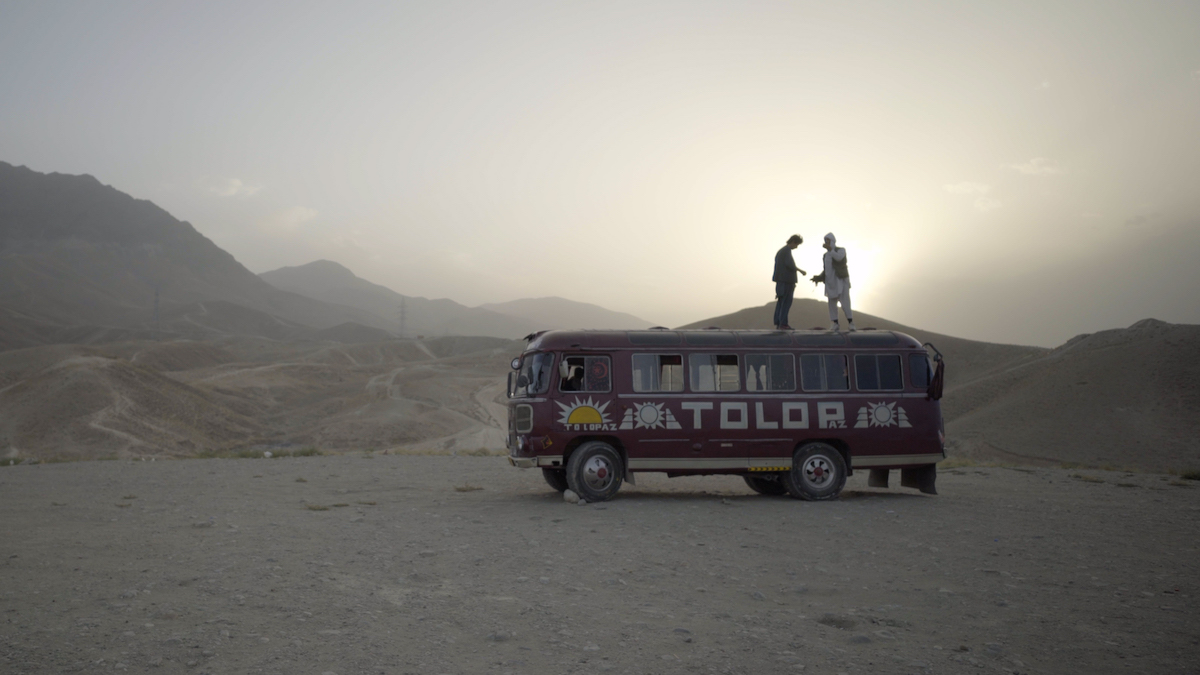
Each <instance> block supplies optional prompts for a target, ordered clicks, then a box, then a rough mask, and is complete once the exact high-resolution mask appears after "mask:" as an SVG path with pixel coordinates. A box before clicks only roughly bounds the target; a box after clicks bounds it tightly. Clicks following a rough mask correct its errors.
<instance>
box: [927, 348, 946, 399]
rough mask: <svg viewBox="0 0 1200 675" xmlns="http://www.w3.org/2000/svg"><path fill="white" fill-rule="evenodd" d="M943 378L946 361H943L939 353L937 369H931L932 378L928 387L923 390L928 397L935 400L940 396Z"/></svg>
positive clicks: (944, 376) (944, 377) (944, 378)
mask: <svg viewBox="0 0 1200 675" xmlns="http://www.w3.org/2000/svg"><path fill="white" fill-rule="evenodd" d="M945 380H946V362H945V361H943V360H942V359H941V356H940V355H939V357H938V360H937V369H936V370H934V371H933V380H931V381H930V382H929V388H928V389H926V390H925V391H926V393H927V394H928V395H929V398H930V399H932V400H934V401H937V400H940V399H941V398H942V385H943V384H944V383H945Z"/></svg>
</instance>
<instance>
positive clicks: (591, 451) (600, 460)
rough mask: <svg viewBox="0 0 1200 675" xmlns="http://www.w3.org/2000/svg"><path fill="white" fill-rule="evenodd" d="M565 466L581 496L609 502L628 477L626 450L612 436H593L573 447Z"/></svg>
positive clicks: (595, 500)
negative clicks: (611, 439)
mask: <svg viewBox="0 0 1200 675" xmlns="http://www.w3.org/2000/svg"><path fill="white" fill-rule="evenodd" d="M566 467H567V469H566V478H567V485H568V486H570V488H571V490H572V491H574V492H575V494H577V495H579V497H580V499H583V500H585V501H588V502H602V501H607V500H609V499H612V497H613V495H615V494H617V491H618V490H620V489H621V483H622V482H623V480H624V477H625V467H626V459H625V453H624V452H623V451H622V450H621V449H620V446H619V445H617V444H614V443H612V442H610V439H607V438H603V437H601V438H592V439H589V440H585V441H582V442H580V443H578V444H577V445H575V447H573V448H572V449H571V451H570V456H569V457H568V458H567V460H566Z"/></svg>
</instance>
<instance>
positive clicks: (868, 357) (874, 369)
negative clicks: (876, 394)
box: [854, 354, 904, 391]
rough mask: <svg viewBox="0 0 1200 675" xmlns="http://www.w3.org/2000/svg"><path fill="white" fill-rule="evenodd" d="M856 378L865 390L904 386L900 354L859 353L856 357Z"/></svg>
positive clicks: (892, 388)
mask: <svg viewBox="0 0 1200 675" xmlns="http://www.w3.org/2000/svg"><path fill="white" fill-rule="evenodd" d="M854 371H855V380H856V382H857V383H858V388H859V389H861V390H863V391H872V390H874V391H879V390H894V389H903V388H904V376H903V375H902V374H901V372H900V355H899V354H858V355H857V356H855V357H854Z"/></svg>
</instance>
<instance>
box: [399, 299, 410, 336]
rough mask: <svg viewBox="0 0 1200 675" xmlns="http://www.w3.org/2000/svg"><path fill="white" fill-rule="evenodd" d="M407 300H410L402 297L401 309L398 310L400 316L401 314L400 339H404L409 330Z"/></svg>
mask: <svg viewBox="0 0 1200 675" xmlns="http://www.w3.org/2000/svg"><path fill="white" fill-rule="evenodd" d="M407 300H408V298H406V297H404V296H403V295H402V296H400V309H399V310H398V311H399V314H400V337H404V335H405V334H406V329H407V325H406V324H407V322H408V304H407V302H406V301H407Z"/></svg>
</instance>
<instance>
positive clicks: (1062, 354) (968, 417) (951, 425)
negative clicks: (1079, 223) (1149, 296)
mask: <svg viewBox="0 0 1200 675" xmlns="http://www.w3.org/2000/svg"><path fill="white" fill-rule="evenodd" d="M943 410H944V414H945V417H946V420H947V429H946V431H947V436H948V437H949V438H951V439H952V440H953V441H954V446H953V447H952V452H958V453H960V454H967V455H971V456H976V457H980V458H995V459H1004V460H1009V461H1026V462H1034V463H1037V462H1052V463H1059V462H1067V463H1079V464H1084V465H1092V466H1098V465H1112V466H1118V467H1130V468H1135V469H1141V470H1152V471H1168V470H1173V469H1186V468H1189V467H1200V326H1192V325H1178V324H1167V323H1163V322H1161V321H1155V320H1153V319H1147V320H1145V321H1140V322H1138V323H1136V324H1134V325H1133V326H1131V327H1129V328H1126V329H1119V330H1109V331H1104V332H1101V333H1095V334H1092V335H1081V336H1079V337H1077V338H1075V339H1073V340H1071V341H1069V342H1067V343H1066V344H1064V345H1062V346H1061V347H1058V348H1057V349H1054V350H1053V351H1051V352H1050V353H1048V354H1046V355H1044V356H1042V357H1041V358H1038V359H1036V360H1033V361H1029V362H1025V363H1021V364H1019V365H1017V366H1014V367H1012V368H1009V369H1007V370H1004V371H1003V372H999V373H995V374H993V375H991V376H988V377H984V378H980V379H977V380H974V381H972V382H970V383H967V384H965V385H963V386H961V387H958V388H955V389H953V390H947V392H946V397H945V399H944V400H943Z"/></svg>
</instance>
